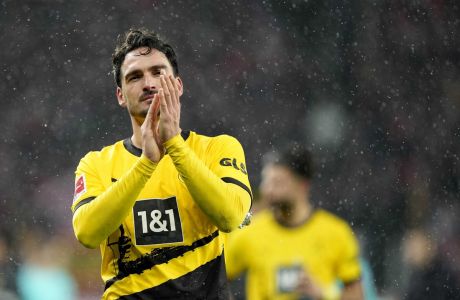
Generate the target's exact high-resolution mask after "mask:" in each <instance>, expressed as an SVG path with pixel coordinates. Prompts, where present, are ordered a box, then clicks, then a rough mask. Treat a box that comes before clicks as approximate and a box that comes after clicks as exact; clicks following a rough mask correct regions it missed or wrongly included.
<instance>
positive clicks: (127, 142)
mask: <svg viewBox="0 0 460 300" xmlns="http://www.w3.org/2000/svg"><path fill="white" fill-rule="evenodd" d="M180 135H181V136H182V138H183V139H184V141H186V140H187V139H188V137H189V136H190V130H184V131H181V133H180ZM123 146H124V147H125V149H126V150H127V151H128V152H129V153H131V154H133V155H135V156H138V157H140V156H141V155H142V149H140V148H137V147H136V146H134V145H133V141H132V140H131V138H126V139H124V140H123Z"/></svg>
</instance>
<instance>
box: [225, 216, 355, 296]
mask: <svg viewBox="0 0 460 300" xmlns="http://www.w3.org/2000/svg"><path fill="white" fill-rule="evenodd" d="M225 251H226V252H225V254H226V258H227V274H228V277H229V278H230V279H234V278H236V277H237V276H238V275H240V274H241V273H242V272H243V271H247V277H246V278H247V282H246V290H247V299H251V300H257V299H298V296H299V295H296V293H295V292H294V291H293V290H294V289H295V287H296V285H297V282H298V276H299V274H300V272H301V270H302V269H303V270H305V271H306V272H308V273H309V274H310V275H311V276H312V278H313V279H314V280H315V281H316V282H317V283H318V284H319V285H320V286H321V287H322V288H323V290H324V291H325V292H326V293H327V295H326V296H327V297H328V298H329V299H331V298H338V296H339V293H338V289H337V288H336V287H337V285H336V280H341V281H342V282H344V283H349V282H353V281H355V280H358V279H359V278H360V265H359V260H358V243H357V240H356V238H355V237H354V235H353V232H352V231H351V228H350V227H349V226H348V224H346V223H345V222H344V221H343V220H341V219H340V218H338V217H336V216H334V215H333V214H331V213H328V212H326V211H324V210H315V211H314V212H313V214H312V215H311V216H310V218H309V219H308V220H307V221H306V222H305V223H304V224H302V225H300V226H298V227H295V228H286V227H284V226H282V225H280V224H279V223H278V222H276V220H275V218H274V216H273V214H272V212H270V211H268V210H265V211H262V212H260V213H258V214H257V215H256V216H255V217H254V218H253V221H252V223H251V225H250V226H248V227H244V228H243V229H241V230H237V231H234V232H232V233H230V234H229V235H228V237H227V241H226V247H225Z"/></svg>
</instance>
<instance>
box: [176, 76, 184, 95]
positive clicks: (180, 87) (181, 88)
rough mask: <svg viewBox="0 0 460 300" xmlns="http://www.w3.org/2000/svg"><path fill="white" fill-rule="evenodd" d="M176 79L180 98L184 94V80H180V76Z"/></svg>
mask: <svg viewBox="0 0 460 300" xmlns="http://www.w3.org/2000/svg"><path fill="white" fill-rule="evenodd" d="M175 79H176V81H177V84H178V86H179V97H180V96H182V94H183V93H184V84H183V83H182V79H180V77H179V76H177V77H176V78H175Z"/></svg>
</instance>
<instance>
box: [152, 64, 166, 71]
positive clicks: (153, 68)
mask: <svg viewBox="0 0 460 300" xmlns="http://www.w3.org/2000/svg"><path fill="white" fill-rule="evenodd" d="M167 67H168V66H167V65H165V64H160V65H154V66H151V67H150V68H149V69H150V70H158V69H160V70H161V69H166V68H167Z"/></svg>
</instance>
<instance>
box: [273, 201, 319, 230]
mask: <svg viewBox="0 0 460 300" xmlns="http://www.w3.org/2000/svg"><path fill="white" fill-rule="evenodd" d="M312 210H313V207H312V206H311V205H310V203H309V202H308V201H307V200H302V201H299V202H297V203H295V204H292V205H277V206H276V207H275V208H274V216H275V219H276V221H277V222H278V223H280V224H281V225H284V226H287V227H296V226H299V225H302V224H303V223H305V221H306V220H307V219H308V218H309V217H310V215H311V213H312Z"/></svg>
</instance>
